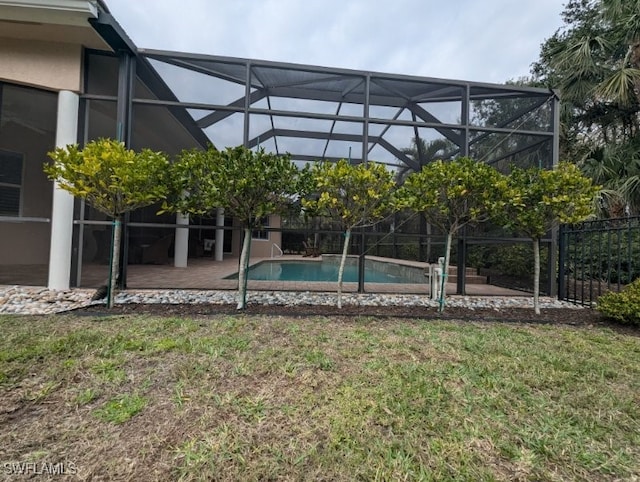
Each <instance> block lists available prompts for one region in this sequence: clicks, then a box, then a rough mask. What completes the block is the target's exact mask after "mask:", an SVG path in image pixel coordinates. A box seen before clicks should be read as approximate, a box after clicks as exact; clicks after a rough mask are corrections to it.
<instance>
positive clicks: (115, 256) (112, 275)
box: [107, 216, 122, 308]
mask: <svg viewBox="0 0 640 482" xmlns="http://www.w3.org/2000/svg"><path fill="white" fill-rule="evenodd" d="M112 229H113V233H112V236H111V260H110V261H111V264H110V266H109V281H108V284H109V285H108V287H107V308H113V300H114V298H115V292H116V280H117V279H118V273H119V272H120V240H121V239H122V217H121V216H118V217H116V218H114V219H113V224H112Z"/></svg>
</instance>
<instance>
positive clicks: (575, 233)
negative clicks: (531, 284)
mask: <svg viewBox="0 0 640 482" xmlns="http://www.w3.org/2000/svg"><path fill="white" fill-rule="evenodd" d="M558 241H559V242H558V246H559V256H558V297H559V298H560V299H563V300H566V301H571V302H574V303H576V304H581V305H587V306H591V305H593V303H594V302H595V301H596V300H597V299H598V297H599V296H600V295H602V294H603V293H605V292H606V291H611V290H613V291H620V290H621V289H622V288H623V287H624V286H625V285H627V284H629V283H630V282H631V281H633V280H634V279H636V278H638V277H640V217H629V218H617V219H604V220H597V221H588V222H584V223H580V224H576V225H573V226H567V225H564V226H561V227H560V231H559V239H558Z"/></svg>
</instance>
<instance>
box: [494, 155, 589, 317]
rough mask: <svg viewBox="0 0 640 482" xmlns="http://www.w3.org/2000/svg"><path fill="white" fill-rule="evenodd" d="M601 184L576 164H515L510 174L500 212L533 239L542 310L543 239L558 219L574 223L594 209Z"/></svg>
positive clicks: (535, 283) (536, 285)
mask: <svg viewBox="0 0 640 482" xmlns="http://www.w3.org/2000/svg"><path fill="white" fill-rule="evenodd" d="M597 192H598V188H597V187H595V186H593V183H592V182H591V179H589V178H588V177H586V176H584V175H583V174H582V173H581V172H580V169H578V167H577V166H576V165H575V164H570V163H566V162H565V163H561V164H559V165H558V166H556V168H555V169H553V170H545V169H540V168H529V169H521V168H517V167H515V168H513V169H512V171H511V173H510V174H509V176H508V177H507V190H506V192H505V194H506V196H507V197H506V198H505V200H507V199H508V202H506V203H505V204H504V208H503V209H502V211H501V213H499V215H498V216H497V219H502V221H503V223H504V225H505V226H506V227H507V228H509V229H513V230H515V231H518V232H520V233H522V234H524V235H526V236H529V237H530V238H531V239H532V241H533V254H534V273H533V275H534V276H533V304H534V309H535V312H536V314H540V302H539V294H540V239H541V238H542V237H543V236H544V235H545V233H547V231H549V230H551V229H552V228H554V227H555V226H557V224H558V223H567V224H573V223H577V222H580V221H583V220H584V219H586V218H587V217H589V216H590V215H591V214H592V213H593V208H594V202H593V200H594V198H595V196H596V193H597Z"/></svg>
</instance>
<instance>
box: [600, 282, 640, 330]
mask: <svg viewBox="0 0 640 482" xmlns="http://www.w3.org/2000/svg"><path fill="white" fill-rule="evenodd" d="M598 311H600V313H602V314H603V315H604V316H606V317H607V318H611V319H613V320H616V321H619V322H621V323H628V324H631V325H640V278H638V279H636V280H635V281H634V282H633V283H631V284H629V285H627V286H626V287H625V288H624V289H623V290H622V291H620V292H619V293H616V292H613V291H610V292H608V293H605V294H604V295H602V296H601V297H600V298H598Z"/></svg>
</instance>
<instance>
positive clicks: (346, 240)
mask: <svg viewBox="0 0 640 482" xmlns="http://www.w3.org/2000/svg"><path fill="white" fill-rule="evenodd" d="M350 240H351V229H347V231H346V232H345V233H344V247H343V248H342V258H340V268H339V269H338V308H339V309H342V275H343V273H344V264H345V262H346V261H347V253H348V252H349V242H350Z"/></svg>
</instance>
